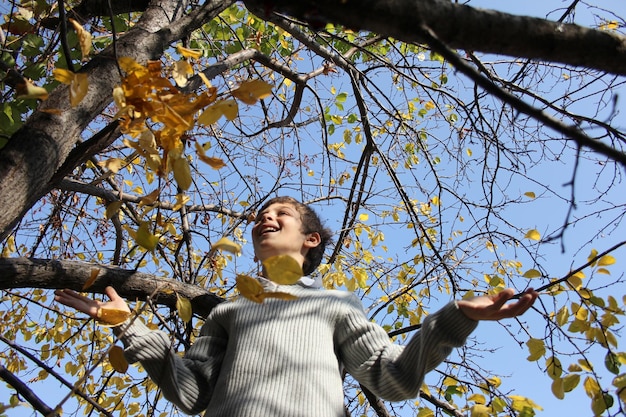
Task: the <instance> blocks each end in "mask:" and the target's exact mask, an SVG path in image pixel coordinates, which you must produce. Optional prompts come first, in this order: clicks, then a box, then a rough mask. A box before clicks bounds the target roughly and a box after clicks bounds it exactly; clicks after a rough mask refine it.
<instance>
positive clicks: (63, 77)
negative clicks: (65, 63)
mask: <svg viewBox="0 0 626 417" xmlns="http://www.w3.org/2000/svg"><path fill="white" fill-rule="evenodd" d="M52 75H53V76H54V79H55V80H57V81H59V82H61V83H63V84H69V86H70V105H71V106H72V107H76V106H77V105H78V104H80V102H81V101H82V100H83V98H84V97H85V95H87V90H88V89H89V81H88V79H87V74H85V73H74V72H72V71H68V70H66V69H63V68H55V69H54V70H53V71H52Z"/></svg>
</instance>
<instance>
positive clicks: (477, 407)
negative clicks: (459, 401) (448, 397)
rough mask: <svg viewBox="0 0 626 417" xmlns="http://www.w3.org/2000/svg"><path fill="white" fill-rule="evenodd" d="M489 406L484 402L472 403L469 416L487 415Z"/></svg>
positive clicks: (485, 416) (481, 416)
mask: <svg viewBox="0 0 626 417" xmlns="http://www.w3.org/2000/svg"><path fill="white" fill-rule="evenodd" d="M490 415H491V408H490V407H488V406H486V405H484V404H474V405H472V407H471V408H470V417H489V416H490Z"/></svg>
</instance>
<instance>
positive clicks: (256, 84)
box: [232, 80, 272, 104]
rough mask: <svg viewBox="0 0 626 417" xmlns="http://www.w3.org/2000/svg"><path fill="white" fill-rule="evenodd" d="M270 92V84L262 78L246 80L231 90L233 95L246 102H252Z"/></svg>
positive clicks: (266, 95)
mask: <svg viewBox="0 0 626 417" xmlns="http://www.w3.org/2000/svg"><path fill="white" fill-rule="evenodd" d="M270 94H272V85H271V84H268V83H266V82H265V81H263V80H251V81H246V82H244V83H242V84H241V85H240V86H239V87H238V88H237V89H235V90H234V91H233V92H232V95H233V97H235V98H237V99H239V100H241V101H243V102H244V103H246V104H254V103H256V102H257V100H260V99H263V98H265V97H268V96H269V95H270Z"/></svg>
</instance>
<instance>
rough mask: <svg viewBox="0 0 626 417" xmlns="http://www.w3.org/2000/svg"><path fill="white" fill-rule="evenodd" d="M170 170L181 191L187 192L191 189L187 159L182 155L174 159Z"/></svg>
mask: <svg viewBox="0 0 626 417" xmlns="http://www.w3.org/2000/svg"><path fill="white" fill-rule="evenodd" d="M172 169H173V171H174V179H175V180H176V183H177V184H178V186H179V187H180V188H182V189H183V190H188V189H189V187H191V168H190V167H189V161H187V158H186V157H185V156H184V155H183V156H181V157H180V158H175V159H174V161H173V162H172Z"/></svg>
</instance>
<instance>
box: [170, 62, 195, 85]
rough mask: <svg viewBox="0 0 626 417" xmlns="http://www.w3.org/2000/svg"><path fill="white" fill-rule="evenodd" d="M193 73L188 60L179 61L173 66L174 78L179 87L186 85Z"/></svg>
mask: <svg viewBox="0 0 626 417" xmlns="http://www.w3.org/2000/svg"><path fill="white" fill-rule="evenodd" d="M191 74H193V68H191V65H190V64H189V62H187V61H177V62H175V63H174V65H173V66H172V78H174V81H175V82H176V85H177V86H179V87H184V86H185V85H186V84H187V80H188V79H189V75H191Z"/></svg>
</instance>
